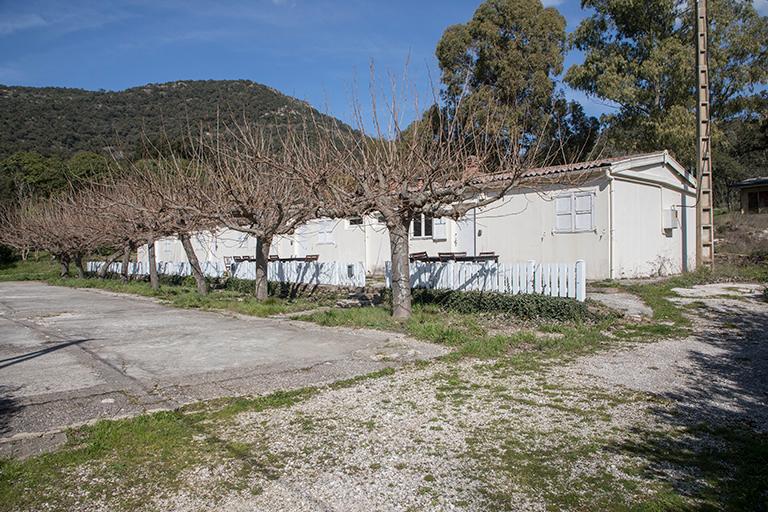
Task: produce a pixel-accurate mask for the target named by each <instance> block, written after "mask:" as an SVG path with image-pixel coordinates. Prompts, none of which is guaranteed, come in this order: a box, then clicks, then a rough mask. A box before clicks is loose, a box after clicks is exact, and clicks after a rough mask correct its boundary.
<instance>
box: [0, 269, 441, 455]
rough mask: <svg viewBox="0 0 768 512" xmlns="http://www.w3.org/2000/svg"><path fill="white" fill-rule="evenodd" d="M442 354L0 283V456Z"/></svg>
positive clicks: (395, 339)
mask: <svg viewBox="0 0 768 512" xmlns="http://www.w3.org/2000/svg"><path fill="white" fill-rule="evenodd" d="M441 353H443V349H442V348H440V347H438V346H435V345H432V344H427V343H421V342H417V341H414V340H409V339H406V338H404V337H402V336H399V335H395V334H391V333H383V332H376V331H366V330H347V329H333V328H323V327H319V326H316V325H313V324H308V323H304V322H299V321H295V320H277V319H262V318H254V317H243V316H233V315H228V314H224V313H216V312H205V311H196V310H185V309H177V308H172V307H169V306H165V305H162V304H158V303H157V302H155V301H153V300H151V299H146V298H142V297H133V296H127V295H118V294H113V293H108V292H103V291H97V290H79V289H72V288H64V287H53V286H48V285H45V284H42V283H35V282H24V283H0V455H3V454H6V455H16V456H18V455H26V454H28V453H29V452H30V451H35V450H41V449H45V448H47V447H48V446H49V445H51V444H56V443H58V442H60V441H61V439H62V434H61V433H60V432H61V431H62V429H63V428H65V427H67V426H72V425H79V424H82V423H86V422H90V421H93V420H97V419H102V418H116V417H123V416H130V415H135V414H141V413H144V412H147V411H151V410H156V409H169V408H174V407H177V406H179V405H182V404H186V403H191V402H194V401H198V400H204V399H210V398H216V397H222V396H237V395H247V394H261V393H267V392H270V391H273V390H276V389H287V388H296V387H302V386H306V385H312V384H319V383H325V382H332V381H334V380H338V379H342V378H349V377H352V376H354V375H360V374H364V373H368V372H371V371H374V370H377V369H381V368H383V367H386V366H393V365H397V364H401V363H402V362H405V361H410V360H414V359H418V358H427V357H434V356H436V355H439V354H441Z"/></svg>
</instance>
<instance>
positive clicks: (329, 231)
mask: <svg viewBox="0 0 768 512" xmlns="http://www.w3.org/2000/svg"><path fill="white" fill-rule="evenodd" d="M317 243H319V244H332V243H333V220H331V219H325V220H321V221H320V222H319V223H318V235H317Z"/></svg>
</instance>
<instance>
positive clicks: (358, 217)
mask: <svg viewBox="0 0 768 512" xmlns="http://www.w3.org/2000/svg"><path fill="white" fill-rule="evenodd" d="M353 220H359V221H360V222H359V223H355V224H352V221H353ZM364 225H365V221H364V220H363V218H362V217H360V216H356V217H350V218H348V219H347V229H355V228H362V227H363V226H364Z"/></svg>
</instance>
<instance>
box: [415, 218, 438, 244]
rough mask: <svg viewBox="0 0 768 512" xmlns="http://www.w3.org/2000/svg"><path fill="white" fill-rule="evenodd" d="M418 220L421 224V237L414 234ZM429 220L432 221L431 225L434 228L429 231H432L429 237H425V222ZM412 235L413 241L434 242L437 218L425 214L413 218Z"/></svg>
mask: <svg viewBox="0 0 768 512" xmlns="http://www.w3.org/2000/svg"><path fill="white" fill-rule="evenodd" d="M417 218H418V219H419V223H420V224H421V235H419V236H416V235H415V234H414V233H415V226H416V219H417ZM427 218H428V219H429V220H430V224H431V226H432V228H431V229H430V230H429V231H430V233H429V235H425V234H424V233H425V232H426V229H424V228H425V226H426V223H425V222H424V221H425V220H426V219H427ZM410 233H411V239H413V240H432V238H433V236H434V234H435V218H434V217H432V216H430V215H427V214H424V213H417V214H416V215H414V216H413V220H412V221H411V230H410Z"/></svg>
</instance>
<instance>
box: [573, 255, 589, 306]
mask: <svg viewBox="0 0 768 512" xmlns="http://www.w3.org/2000/svg"><path fill="white" fill-rule="evenodd" d="M586 266H587V264H586V262H585V261H584V260H576V267H575V270H576V300H578V301H579V302H584V301H585V300H586V298H587V268H586Z"/></svg>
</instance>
